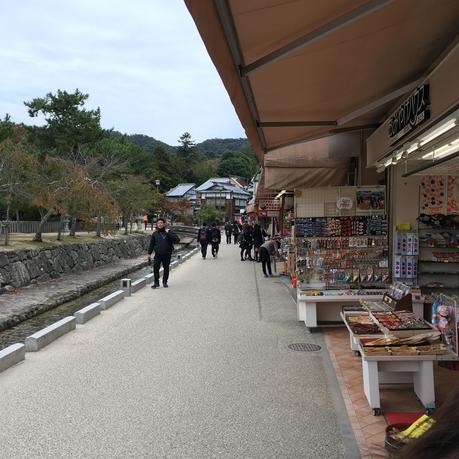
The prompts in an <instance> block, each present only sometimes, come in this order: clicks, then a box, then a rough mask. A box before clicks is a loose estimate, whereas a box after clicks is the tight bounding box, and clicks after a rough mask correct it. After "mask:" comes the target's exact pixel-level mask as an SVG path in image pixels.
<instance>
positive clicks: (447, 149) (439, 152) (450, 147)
mask: <svg viewBox="0 0 459 459" xmlns="http://www.w3.org/2000/svg"><path fill="white" fill-rule="evenodd" d="M458 149H459V139H456V140H453V141H452V142H450V143H448V144H446V145H443V146H442V147H439V148H436V149H435V150H432V151H430V152H429V153H427V154H425V155H424V156H423V157H422V159H440V158H444V157H445V156H448V155H450V154H451V153H454V152H456V151H457V150H458Z"/></svg>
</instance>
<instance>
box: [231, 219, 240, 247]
mask: <svg viewBox="0 0 459 459" xmlns="http://www.w3.org/2000/svg"><path fill="white" fill-rule="evenodd" d="M240 232H241V231H240V230H239V225H238V224H237V222H236V220H234V222H233V236H234V243H235V244H237V243H238V242H239V233H240Z"/></svg>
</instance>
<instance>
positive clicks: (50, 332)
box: [25, 316, 76, 352]
mask: <svg viewBox="0 0 459 459" xmlns="http://www.w3.org/2000/svg"><path fill="white" fill-rule="evenodd" d="M75 328H76V319H75V317H73V316H69V317H65V318H64V319H62V320H59V321H58V322H56V323H54V324H52V325H50V326H49V327H46V328H43V329H42V330H40V331H37V332H36V333H34V334H33V335H30V336H28V337H27V338H26V340H25V350H26V351H27V352H36V351H39V350H40V349H41V348H43V347H45V346H47V345H48V344H50V343H52V342H53V341H54V340H56V339H57V338H59V337H60V336H62V335H65V334H66V333H68V332H69V331H71V330H75Z"/></svg>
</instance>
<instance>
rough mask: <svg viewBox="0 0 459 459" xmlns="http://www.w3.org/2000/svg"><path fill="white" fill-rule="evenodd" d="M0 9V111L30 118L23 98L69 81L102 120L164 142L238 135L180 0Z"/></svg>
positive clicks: (66, 0)
mask: <svg viewBox="0 0 459 459" xmlns="http://www.w3.org/2000/svg"><path fill="white" fill-rule="evenodd" d="M5 5H7V6H5ZM2 13H3V14H2V15H1V17H0V41H1V43H2V47H1V48H0V68H1V69H2V72H0V116H1V117H3V115H4V113H5V112H8V113H10V114H11V115H12V118H13V120H15V121H22V122H25V123H29V124H30V123H31V122H32V120H31V119H30V118H28V116H27V110H26V108H25V106H24V104H23V102H24V101H26V100H31V99H32V98H34V97H41V96H44V95H45V94H46V93H47V92H55V91H56V90H57V89H65V90H68V91H73V90H74V89H75V88H79V89H80V90H81V91H83V92H86V93H88V94H89V95H90V98H89V100H88V106H89V107H90V108H92V107H96V106H100V108H101V112H102V125H103V127H105V128H112V127H113V128H115V129H116V130H119V131H121V132H126V133H141V134H147V135H151V136H153V137H156V138H158V139H161V140H163V141H165V142H168V143H170V144H176V141H177V139H178V138H179V136H180V135H181V134H182V133H183V132H184V131H189V132H191V134H192V136H193V138H194V139H195V140H197V141H202V140H204V139H206V138H211V137H243V136H244V135H245V134H244V131H243V128H242V127H241V125H240V122H239V120H238V118H237V116H236V113H235V112H234V108H233V106H232V104H231V102H230V100H229V98H228V95H227V93H226V91H225V89H224V87H223V84H222V82H221V80H220V78H219V76H218V74H217V71H216V70H215V68H214V67H213V64H212V62H211V60H210V58H209V56H208V54H207V51H206V50H205V47H204V45H203V43H202V41H201V38H200V37H199V34H198V32H197V30H196V27H195V25H194V23H193V21H192V18H191V16H190V15H189V13H188V10H187V9H186V7H185V4H184V3H183V2H182V1H180V0H167V1H164V0H131V1H130V2H126V1H124V0H123V1H121V0H115V1H108V0H98V1H96V2H94V1H90V0H79V1H78V2H75V1H70V0H62V1H60V2H58V1H57V0H41V1H40V2H36V1H35V0H22V1H20V2H8V3H7V4H6V3H5V4H4V5H3V11H2Z"/></svg>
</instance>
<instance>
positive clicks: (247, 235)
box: [242, 223, 253, 261]
mask: <svg viewBox="0 0 459 459" xmlns="http://www.w3.org/2000/svg"><path fill="white" fill-rule="evenodd" d="M252 233H253V228H252V225H251V224H250V223H245V224H244V226H243V229H242V234H243V239H244V242H245V243H244V246H245V252H244V259H245V260H247V259H249V260H250V261H253V258H252V247H253V235H252Z"/></svg>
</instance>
